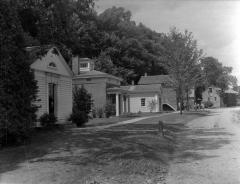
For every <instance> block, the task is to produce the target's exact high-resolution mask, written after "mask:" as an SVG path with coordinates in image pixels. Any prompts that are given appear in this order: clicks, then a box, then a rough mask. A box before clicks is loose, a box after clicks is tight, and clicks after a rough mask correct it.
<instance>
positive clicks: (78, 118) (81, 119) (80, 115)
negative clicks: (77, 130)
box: [70, 111, 88, 127]
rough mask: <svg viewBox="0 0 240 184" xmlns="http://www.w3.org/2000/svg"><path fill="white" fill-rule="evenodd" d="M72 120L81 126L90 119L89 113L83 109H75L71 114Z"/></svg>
mask: <svg viewBox="0 0 240 184" xmlns="http://www.w3.org/2000/svg"><path fill="white" fill-rule="evenodd" d="M70 120H71V121H72V123H74V124H76V125H77V127H81V126H83V125H84V124H85V123H86V122H87V121H88V115H87V114H86V113H85V112H83V111H75V112H73V113H72V114H71V116H70Z"/></svg>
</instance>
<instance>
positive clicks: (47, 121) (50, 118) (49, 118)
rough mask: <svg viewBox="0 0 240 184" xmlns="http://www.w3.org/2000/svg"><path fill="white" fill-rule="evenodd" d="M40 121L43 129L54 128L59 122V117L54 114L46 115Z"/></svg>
mask: <svg viewBox="0 0 240 184" xmlns="http://www.w3.org/2000/svg"><path fill="white" fill-rule="evenodd" d="M39 121H40V123H41V125H42V126H43V127H52V126H54V125H55V123H56V122H57V117H56V116H55V115H54V114H48V113H44V114H43V115H42V116H41V117H40V118H39Z"/></svg>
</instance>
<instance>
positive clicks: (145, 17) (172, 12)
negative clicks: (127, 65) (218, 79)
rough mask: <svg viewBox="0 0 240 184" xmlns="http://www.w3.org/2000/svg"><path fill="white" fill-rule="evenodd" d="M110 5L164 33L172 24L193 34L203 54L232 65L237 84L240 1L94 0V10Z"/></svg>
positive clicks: (239, 73)
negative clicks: (126, 11)
mask: <svg viewBox="0 0 240 184" xmlns="http://www.w3.org/2000/svg"><path fill="white" fill-rule="evenodd" d="M112 6H116V7H124V8H125V9H126V10H130V11H131V12H132V19H133V20H134V21H136V22H137V23H139V22H142V23H143V24H144V25H146V26H147V27H149V28H151V29H153V30H155V31H157V32H160V33H167V32H169V29H170V28H171V27H173V26H175V27H177V28H178V29H179V30H180V31H184V30H185V29H187V30H188V31H190V32H192V33H193V36H194V38H195V39H196V40H197V41H198V46H199V48H200V49H203V51H204V54H205V55H206V56H213V57H215V58H217V59H218V60H219V61H220V62H221V63H223V65H225V66H231V67H233V73H232V74H233V75H235V76H236V77H237V78H238V83H239V84H240V0H97V1H96V10H97V12H99V13H100V12H102V11H104V10H105V9H107V8H111V7H112Z"/></svg>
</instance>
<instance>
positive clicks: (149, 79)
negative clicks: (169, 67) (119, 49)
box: [138, 75, 177, 110]
mask: <svg viewBox="0 0 240 184" xmlns="http://www.w3.org/2000/svg"><path fill="white" fill-rule="evenodd" d="M138 84H139V85H151V86H153V85H158V84H159V85H161V87H162V96H161V104H162V108H160V109H173V110H177V94H176V91H175V88H174V87H173V80H172V79H171V77H170V76H169V75H154V76H147V75H145V76H142V77H141V78H140V80H139V82H138Z"/></svg>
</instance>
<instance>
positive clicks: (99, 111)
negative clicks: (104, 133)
mask: <svg viewBox="0 0 240 184" xmlns="http://www.w3.org/2000/svg"><path fill="white" fill-rule="evenodd" d="M97 116H98V118H103V116H104V108H103V107H99V108H97Z"/></svg>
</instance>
